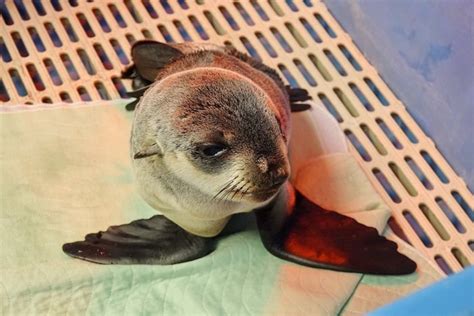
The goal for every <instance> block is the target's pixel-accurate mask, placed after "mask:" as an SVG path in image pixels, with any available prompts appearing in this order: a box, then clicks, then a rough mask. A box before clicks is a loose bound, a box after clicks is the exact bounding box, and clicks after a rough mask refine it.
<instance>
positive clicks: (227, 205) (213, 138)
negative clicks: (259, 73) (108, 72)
mask: <svg viewBox="0 0 474 316" xmlns="http://www.w3.org/2000/svg"><path fill="white" fill-rule="evenodd" d="M201 55H202V57H203V58H202V59H199V62H197V61H193V63H191V64H192V65H199V67H190V68H189V61H187V60H186V56H185V57H181V59H178V60H177V61H176V62H172V63H171V64H170V65H169V66H168V68H166V67H165V68H164V69H163V71H162V72H161V73H159V80H157V81H156V82H155V83H153V84H152V86H151V87H150V88H149V89H148V90H147V91H146V93H145V94H144V95H143V97H142V99H141V100H140V102H139V104H138V106H137V109H136V113H135V119H134V123H133V128H132V137H131V151H132V153H131V154H132V158H134V159H133V165H134V170H135V176H136V179H137V183H138V186H139V189H140V192H141V194H142V196H143V197H144V199H145V200H146V201H147V202H148V203H149V204H150V205H151V206H153V207H154V208H156V209H157V210H159V211H162V212H163V214H164V215H165V216H167V217H169V218H170V219H171V220H173V221H175V222H176V223H177V224H178V225H179V224H180V221H181V220H183V218H185V220H186V221H187V220H188V219H195V220H196V221H200V220H211V221H212V220H224V219H226V218H228V217H229V216H230V215H231V214H234V213H239V212H247V211H251V210H252V209H255V208H256V207H260V206H262V205H264V204H266V203H267V202H269V201H270V200H271V199H272V198H273V197H274V196H275V195H276V193H277V192H278V190H279V188H280V186H281V185H282V183H283V182H284V181H285V180H286V179H287V178H288V176H289V162H288V158H287V155H288V153H287V140H286V135H287V134H288V130H287V128H282V121H284V120H285V119H287V118H285V117H282V114H281V113H286V112H288V111H286V112H285V111H278V109H279V107H281V105H280V104H275V101H274V99H273V98H270V96H269V95H268V91H266V90H265V89H263V88H262V87H261V86H260V85H257V84H256V83H255V82H254V81H253V80H251V79H250V78H248V77H246V76H244V75H242V74H241V73H239V71H232V70H229V69H226V68H224V67H215V66H214V65H213V63H216V60H219V58H223V56H224V55H223V54H222V53H216V54H215V55H213V54H208V53H202V54H201ZM199 56H200V55H192V56H191V57H192V58H194V59H196V58H198V57H199ZM232 58H233V57H232ZM223 59H224V61H223V63H224V64H226V63H228V64H230V63H229V60H230V61H232V62H235V61H237V62H238V60H237V59H235V58H233V59H229V60H227V59H225V58H223ZM234 59H235V60H234ZM207 64H210V65H208V66H207V67H206V65H207ZM230 65H231V66H230V67H236V66H235V65H234V64H230ZM239 67H244V66H239ZM263 80H267V79H266V78H263ZM267 81H270V82H271V79H269V80H267ZM275 87H276V88H275V89H279V88H278V86H277V85H275ZM285 110H286V109H285ZM183 227H184V226H183ZM184 228H185V229H189V227H184ZM189 230H191V231H192V228H191V229H189ZM194 232H195V233H197V234H199V232H196V231H194ZM201 235H202V234H201Z"/></svg>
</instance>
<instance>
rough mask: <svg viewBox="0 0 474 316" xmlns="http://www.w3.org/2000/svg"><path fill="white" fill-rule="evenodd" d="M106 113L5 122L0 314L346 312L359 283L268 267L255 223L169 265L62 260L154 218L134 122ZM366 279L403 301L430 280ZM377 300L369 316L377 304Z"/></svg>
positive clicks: (103, 108)
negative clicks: (87, 242) (135, 169)
mask: <svg viewBox="0 0 474 316" xmlns="http://www.w3.org/2000/svg"><path fill="white" fill-rule="evenodd" d="M103 103H104V104H101V105H93V106H76V105H71V106H62V107H57V108H52V109H45V110H38V111H21V112H8V113H0V133H1V135H0V149H1V151H0V152H1V153H0V170H1V176H0V190H1V191H0V192H1V204H0V207H1V213H0V214H1V215H0V234H1V235H0V240H1V247H0V276H1V277H0V302H1V305H2V311H1V314H2V315H32V314H35V315H37V314H40V315H76V314H77V315H84V314H87V315H264V314H269V315H275V314H286V315H288V314H293V315H295V314H301V315H320V314H328V315H333V314H336V313H338V312H339V311H340V310H341V309H342V307H343V306H344V305H345V304H346V302H347V301H348V299H349V298H350V297H351V295H352V293H353V291H354V289H355V287H356V286H357V284H358V283H359V281H360V275H357V274H350V273H341V272H333V271H324V270H318V269H311V268H307V267H303V266H298V265H295V264H292V263H289V262H285V261H283V260H280V259H278V258H275V257H273V256H272V255H270V254H269V253H268V252H267V251H266V250H265V249H264V248H263V246H262V244H261V242H260V239H259V236H258V232H257V231H256V230H255V225H254V223H250V224H249V225H248V228H247V229H246V230H245V231H243V232H240V233H237V234H234V235H231V236H228V237H226V238H225V239H223V240H222V241H220V242H219V244H218V248H217V250H216V251H214V252H213V253H212V254H210V255H208V256H206V257H204V258H201V259H199V260H195V261H192V262H187V263H182V264H176V265H170V266H138V265H135V266H111V265H109V266H107V265H97V264H93V263H88V262H85V261H80V260H75V259H72V258H70V257H68V256H66V255H65V254H63V252H62V250H61V246H62V244H63V243H65V242H71V241H75V240H80V239H82V238H83V237H84V235H85V234H86V233H89V232H96V231H99V230H104V229H105V228H107V227H108V226H110V225H112V224H122V223H126V222H129V221H131V220H134V219H138V218H148V217H151V216H153V215H155V214H156V213H155V211H154V210H153V209H151V208H150V207H149V206H148V205H147V204H145V203H144V201H143V200H141V198H140V197H139V195H138V194H137V193H136V191H135V188H134V184H133V177H132V174H131V167H130V161H129V153H128V140H129V132H130V119H131V114H130V113H127V112H125V111H124V110H123V108H124V104H123V102H114V103H110V102H109V103H107V102H103ZM430 275H432V277H430ZM371 278H372V279H370V278H369V279H366V278H364V279H363V281H362V284H364V282H365V284H366V285H367V284H369V285H370V284H372V285H373V286H372V288H373V287H377V286H378V287H379V288H381V289H382V290H384V289H385V287H386V285H388V286H390V287H392V288H393V287H394V286H396V284H398V285H403V286H405V288H406V289H407V290H406V291H405V292H403V291H401V292H400V293H398V294H399V295H402V294H404V293H407V292H409V290H412V289H414V288H416V287H419V286H420V285H419V284H427V283H430V282H432V280H433V279H434V278H435V277H434V274H428V276H426V275H421V276H420V275H418V274H416V275H412V276H408V277H397V278H387V279H384V278H380V277H379V278H376V277H371ZM364 280H366V281H364ZM329 285H331V286H329ZM412 285H413V286H412ZM397 288H398V287H397ZM366 289H367V286H366ZM369 292H370V291H369ZM391 292H392V293H393V292H394V291H393V289H392V291H391ZM370 293H373V292H370ZM359 296H360V295H359ZM362 296H363V295H362ZM392 296H393V295H392ZM395 297H396V296H395ZM393 298H394V297H391V299H393ZM364 300H367V298H364ZM369 301H370V300H369ZM372 301H375V303H373V306H372V305H370V306H369V308H375V307H377V306H379V305H380V304H382V303H383V302H384V300H383V299H380V298H374V299H372ZM358 306H359V305H358ZM357 308H359V307H355V308H353V309H352V310H351V311H350V312H352V313H357V312H356V311H354V309H357ZM364 311H367V309H365V310H362V312H364Z"/></svg>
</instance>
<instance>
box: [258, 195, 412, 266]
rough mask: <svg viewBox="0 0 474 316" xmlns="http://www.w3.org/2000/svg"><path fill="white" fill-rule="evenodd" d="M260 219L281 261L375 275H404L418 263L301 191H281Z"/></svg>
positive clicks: (271, 248)
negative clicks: (312, 200) (317, 203)
mask: <svg viewBox="0 0 474 316" xmlns="http://www.w3.org/2000/svg"><path fill="white" fill-rule="evenodd" d="M256 215H257V223H258V227H259V230H260V235H261V238H262V241H263V244H264V245H265V248H267V249H268V251H269V252H271V253H272V254H273V255H275V256H277V257H280V258H282V259H285V260H289V261H292V262H296V263H299V264H303V265H306V266H310V267H319V268H326V269H332V270H339V271H348V272H359V273H370V274H388V275H401V274H409V273H412V272H414V271H415V270H416V263H415V262H413V261H412V260H410V259H409V258H408V257H406V256H404V255H403V254H401V253H399V252H398V251H397V244H396V243H394V242H393V241H390V240H388V239H386V238H385V237H383V236H380V235H379V234H378V233H377V230H376V229H375V228H372V227H368V226H365V225H362V224H360V223H358V222H357V221H355V220H354V219H352V218H350V217H347V216H344V215H342V214H339V213H336V212H333V211H329V210H325V209H323V208H321V207H320V206H318V205H316V204H314V203H313V202H311V201H310V200H308V199H307V198H305V197H304V196H303V195H302V194H300V193H298V192H296V193H294V192H292V191H288V190H282V192H281V193H280V194H279V196H278V197H277V199H276V200H275V202H274V203H273V204H272V205H271V206H270V207H267V208H265V209H261V210H258V211H257V213H256Z"/></svg>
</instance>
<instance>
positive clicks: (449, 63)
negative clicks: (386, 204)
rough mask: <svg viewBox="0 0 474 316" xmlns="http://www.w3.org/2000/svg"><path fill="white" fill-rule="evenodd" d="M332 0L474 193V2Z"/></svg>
mask: <svg viewBox="0 0 474 316" xmlns="http://www.w3.org/2000/svg"><path fill="white" fill-rule="evenodd" d="M325 3H326V5H327V6H328V8H329V9H330V10H331V12H332V13H333V15H334V16H335V17H336V19H337V20H338V21H339V23H340V24H341V25H342V26H343V27H344V29H345V30H346V31H347V32H348V33H349V34H350V35H351V37H352V38H353V40H354V42H355V43H356V44H357V45H358V46H359V48H360V50H361V51H362V52H363V53H364V54H365V55H366V57H367V59H368V60H369V61H370V63H372V65H374V66H375V68H377V70H378V71H379V73H380V74H381V75H382V77H383V78H384V80H385V82H387V84H388V85H389V86H390V87H391V88H392V90H393V91H394V92H395V94H396V95H397V96H398V97H399V98H400V99H401V100H402V101H403V102H404V104H405V105H406V106H407V109H408V111H409V112H410V113H411V115H412V116H413V117H414V118H415V120H416V121H417V122H418V124H419V125H420V126H421V128H422V129H423V130H424V131H425V133H426V134H427V135H428V136H429V137H431V138H432V139H433V141H434V142H435V143H436V145H437V147H438V149H439V150H440V151H441V152H442V154H443V155H444V157H445V158H446V159H447V160H448V162H449V163H450V165H451V166H452V167H453V169H454V170H455V171H456V172H457V174H458V175H460V176H461V177H463V178H464V181H465V182H466V184H467V185H468V186H469V188H470V189H471V192H472V191H473V189H474V170H473V169H474V168H473V164H474V162H473V161H474V127H473V124H474V57H473V56H474V22H473V20H474V19H473V15H474V1H472V0H449V1H448V0H444V1H443V0H431V1H427V0H358V1H349V0H326V1H325Z"/></svg>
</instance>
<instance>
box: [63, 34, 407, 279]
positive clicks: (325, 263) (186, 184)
mask: <svg viewBox="0 0 474 316" xmlns="http://www.w3.org/2000/svg"><path fill="white" fill-rule="evenodd" d="M132 58H133V61H134V66H132V67H131V68H130V69H128V70H127V71H126V73H125V75H126V76H128V77H131V78H132V79H133V80H134V88H136V89H137V90H136V92H134V95H135V96H139V97H140V100H139V102H138V103H137V104H136V109H135V117H134V120H133V126H132V134H131V158H132V161H133V170H134V173H135V178H136V181H137V184H138V187H139V191H140V193H141V195H142V197H143V198H144V199H145V201H146V202H147V203H148V204H150V205H151V206H152V207H153V208H155V209H157V210H158V211H159V212H161V214H162V215H156V216H154V217H152V218H150V219H148V220H138V221H134V222H132V223H129V224H125V225H120V226H112V227H109V228H108V229H107V230H106V231H102V232H99V233H96V234H89V235H87V236H86V237H85V240H84V241H79V242H74V243H69V244H65V245H64V246H63V250H64V251H65V252H66V253H67V254H68V255H70V256H73V257H76V258H79V259H84V260H88V261H93V262H97V263H108V264H114V263H118V264H133V263H142V264H143V263H145V264H172V263H178V262H183V261H189V260H193V259H196V258H199V257H202V256H204V255H206V254H207V253H209V252H210V251H212V250H213V249H214V241H215V239H216V236H218V235H219V234H220V233H221V232H222V230H223V229H224V227H225V226H226V224H227V223H228V221H229V219H230V218H231V216H232V215H233V214H237V213H245V212H250V211H252V210H256V211H255V213H256V215H257V224H258V228H259V231H260V235H261V238H262V241H263V244H264V245H265V247H266V248H267V249H268V250H269V251H270V252H271V253H273V254H274V255H276V256H278V257H281V258H284V259H286V260H290V261H293V262H297V263H300V264H304V265H308V266H312V267H324V268H330V269H336V270H343V271H353V272H365V273H375V274H405V273H411V272H413V271H414V270H415V268H416V264H415V263H414V262H413V261H411V260H410V259H408V258H407V257H405V256H403V255H402V254H400V253H398V252H397V250H396V249H397V246H396V244H395V243H393V242H391V241H388V240H386V239H385V238H384V237H381V236H379V235H378V233H377V231H376V230H375V229H373V228H369V227H367V226H364V225H362V224H359V223H358V222H356V221H355V220H353V219H351V218H348V217H346V216H344V215H341V214H338V213H336V212H332V211H328V210H324V209H322V208H321V207H319V206H318V205H316V204H314V203H312V202H311V201H309V200H308V199H306V198H305V197H304V196H303V195H302V194H300V193H299V192H296V191H294V190H293V189H292V187H291V186H290V185H289V184H288V182H287V179H288V177H289V175H290V164H289V160H288V142H289V135H290V130H291V120H290V111H291V108H294V109H296V110H304V109H305V108H306V106H305V104H304V103H301V102H304V101H305V100H307V99H309V97H308V95H307V93H306V92H305V91H304V90H301V89H288V88H287V87H285V86H284V84H283V82H282V81H281V79H280V77H279V76H278V74H277V73H276V72H275V71H274V70H272V69H271V68H269V67H267V66H265V65H263V64H262V63H260V62H258V61H256V60H254V59H252V58H250V57H248V56H247V55H244V54H242V53H239V52H237V51H236V50H234V49H229V48H223V47H218V46H214V45H209V44H205V45H200V44H191V43H186V44H173V45H170V44H163V43H159V42H152V41H143V42H138V43H137V44H135V45H134V46H133V48H132ZM305 221H306V222H311V223H314V225H312V227H311V231H309V230H308V225H304V224H302V223H304V222H305ZM341 223H344V225H341ZM295 235H296V236H298V237H302V240H304V243H303V244H304V247H306V248H304V247H303V248H304V249H303V250H302V249H301V247H299V249H294V248H292V247H288V243H287V242H286V241H287V240H288V238H290V237H291V236H293V237H291V238H294V236H295ZM306 237H307V238H306ZM341 238H342V240H344V243H341V242H340V240H341ZM308 240H310V243H309V244H308ZM334 240H339V242H333V241H334ZM314 247H317V252H316V253H317V255H315V252H314ZM305 249H306V250H308V251H306V250H305ZM334 253H337V254H339V257H338V258H335V257H337V256H334V255H331V254H334ZM321 254H322V255H321ZM326 254H330V255H326ZM340 256H342V259H341V257H340ZM328 258H329V259H328Z"/></svg>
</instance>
